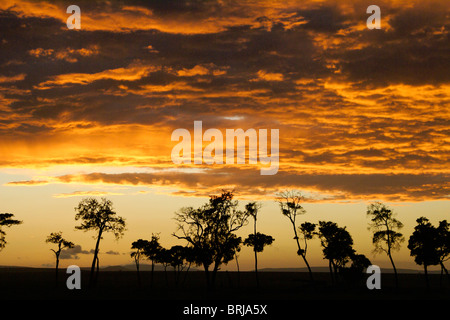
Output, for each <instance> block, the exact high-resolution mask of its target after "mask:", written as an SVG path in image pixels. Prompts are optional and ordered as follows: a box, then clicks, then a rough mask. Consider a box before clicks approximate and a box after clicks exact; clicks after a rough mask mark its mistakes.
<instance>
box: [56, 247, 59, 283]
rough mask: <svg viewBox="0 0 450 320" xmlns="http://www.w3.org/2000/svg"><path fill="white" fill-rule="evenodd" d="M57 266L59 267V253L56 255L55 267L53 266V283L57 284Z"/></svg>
mask: <svg viewBox="0 0 450 320" xmlns="http://www.w3.org/2000/svg"><path fill="white" fill-rule="evenodd" d="M58 268H59V254H57V255H56V268H55V271H56V272H55V285H56V286H57V285H58Z"/></svg>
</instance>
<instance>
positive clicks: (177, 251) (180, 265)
mask: <svg viewBox="0 0 450 320" xmlns="http://www.w3.org/2000/svg"><path fill="white" fill-rule="evenodd" d="M169 255H170V265H171V266H172V268H173V270H174V274H175V286H178V284H179V282H180V277H181V275H182V273H183V271H184V270H186V269H188V268H190V265H191V263H192V262H191V261H190V260H191V257H192V255H191V248H190V247H183V246H180V245H175V246H172V247H171V248H170V249H169Z"/></svg>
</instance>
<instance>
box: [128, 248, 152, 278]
mask: <svg viewBox="0 0 450 320" xmlns="http://www.w3.org/2000/svg"><path fill="white" fill-rule="evenodd" d="M149 244H150V242H149V241H148V240H142V239H138V240H136V241H134V242H133V243H132V244H131V249H134V250H135V251H133V252H131V254H130V256H131V257H132V258H133V259H134V263H135V264H136V272H137V277H138V284H139V286H140V285H141V274H140V272H139V263H140V260H141V257H142V256H143V255H144V252H145V251H146V249H147V247H148V246H149Z"/></svg>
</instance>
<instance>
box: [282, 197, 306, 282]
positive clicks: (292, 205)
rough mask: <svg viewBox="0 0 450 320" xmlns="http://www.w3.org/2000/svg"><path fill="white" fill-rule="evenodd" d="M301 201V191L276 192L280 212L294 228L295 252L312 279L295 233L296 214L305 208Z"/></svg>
mask: <svg viewBox="0 0 450 320" xmlns="http://www.w3.org/2000/svg"><path fill="white" fill-rule="evenodd" d="M302 201H303V196H302V195H301V193H300V192H298V191H294V190H290V191H285V192H281V193H279V194H278V197H277V202H278V203H279V205H280V208H281V213H282V214H283V215H284V216H285V217H287V218H288V219H289V221H290V222H291V224H292V228H293V230H294V239H295V241H296V243H297V254H299V255H300V256H301V257H302V258H303V261H304V262H305V264H306V266H307V268H308V271H309V276H310V278H311V280H312V279H313V274H312V271H311V267H310V266H309V263H308V260H306V252H305V250H304V249H302V247H301V245H300V241H299V237H298V234H297V224H296V219H297V216H298V215H301V214H305V213H306V210H305V209H304V208H303V207H302V206H301V204H300V203H301V202H302Z"/></svg>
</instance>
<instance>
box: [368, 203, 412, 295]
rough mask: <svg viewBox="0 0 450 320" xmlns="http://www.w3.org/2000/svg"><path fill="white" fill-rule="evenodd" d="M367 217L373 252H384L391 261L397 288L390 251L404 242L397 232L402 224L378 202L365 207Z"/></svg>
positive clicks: (396, 248) (396, 277) (396, 276)
mask: <svg viewBox="0 0 450 320" xmlns="http://www.w3.org/2000/svg"><path fill="white" fill-rule="evenodd" d="M367 215H368V216H369V217H370V218H371V223H370V224H369V230H372V231H373V237H372V243H373V245H374V246H375V250H374V251H375V252H376V253H379V252H385V253H386V254H387V256H388V257H389V260H390V261H391V264H392V267H393V269H394V274H395V284H396V286H397V287H398V275H397V269H396V268H395V264H394V259H393V258H392V251H394V250H399V249H400V244H401V243H402V242H403V241H404V237H403V235H402V234H401V233H400V232H398V230H400V229H401V228H403V224H402V223H401V222H400V221H399V220H397V219H396V218H395V214H394V212H393V211H392V210H391V209H389V208H388V207H387V206H385V205H384V204H382V203H380V202H375V203H372V204H370V205H369V206H368V207H367Z"/></svg>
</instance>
